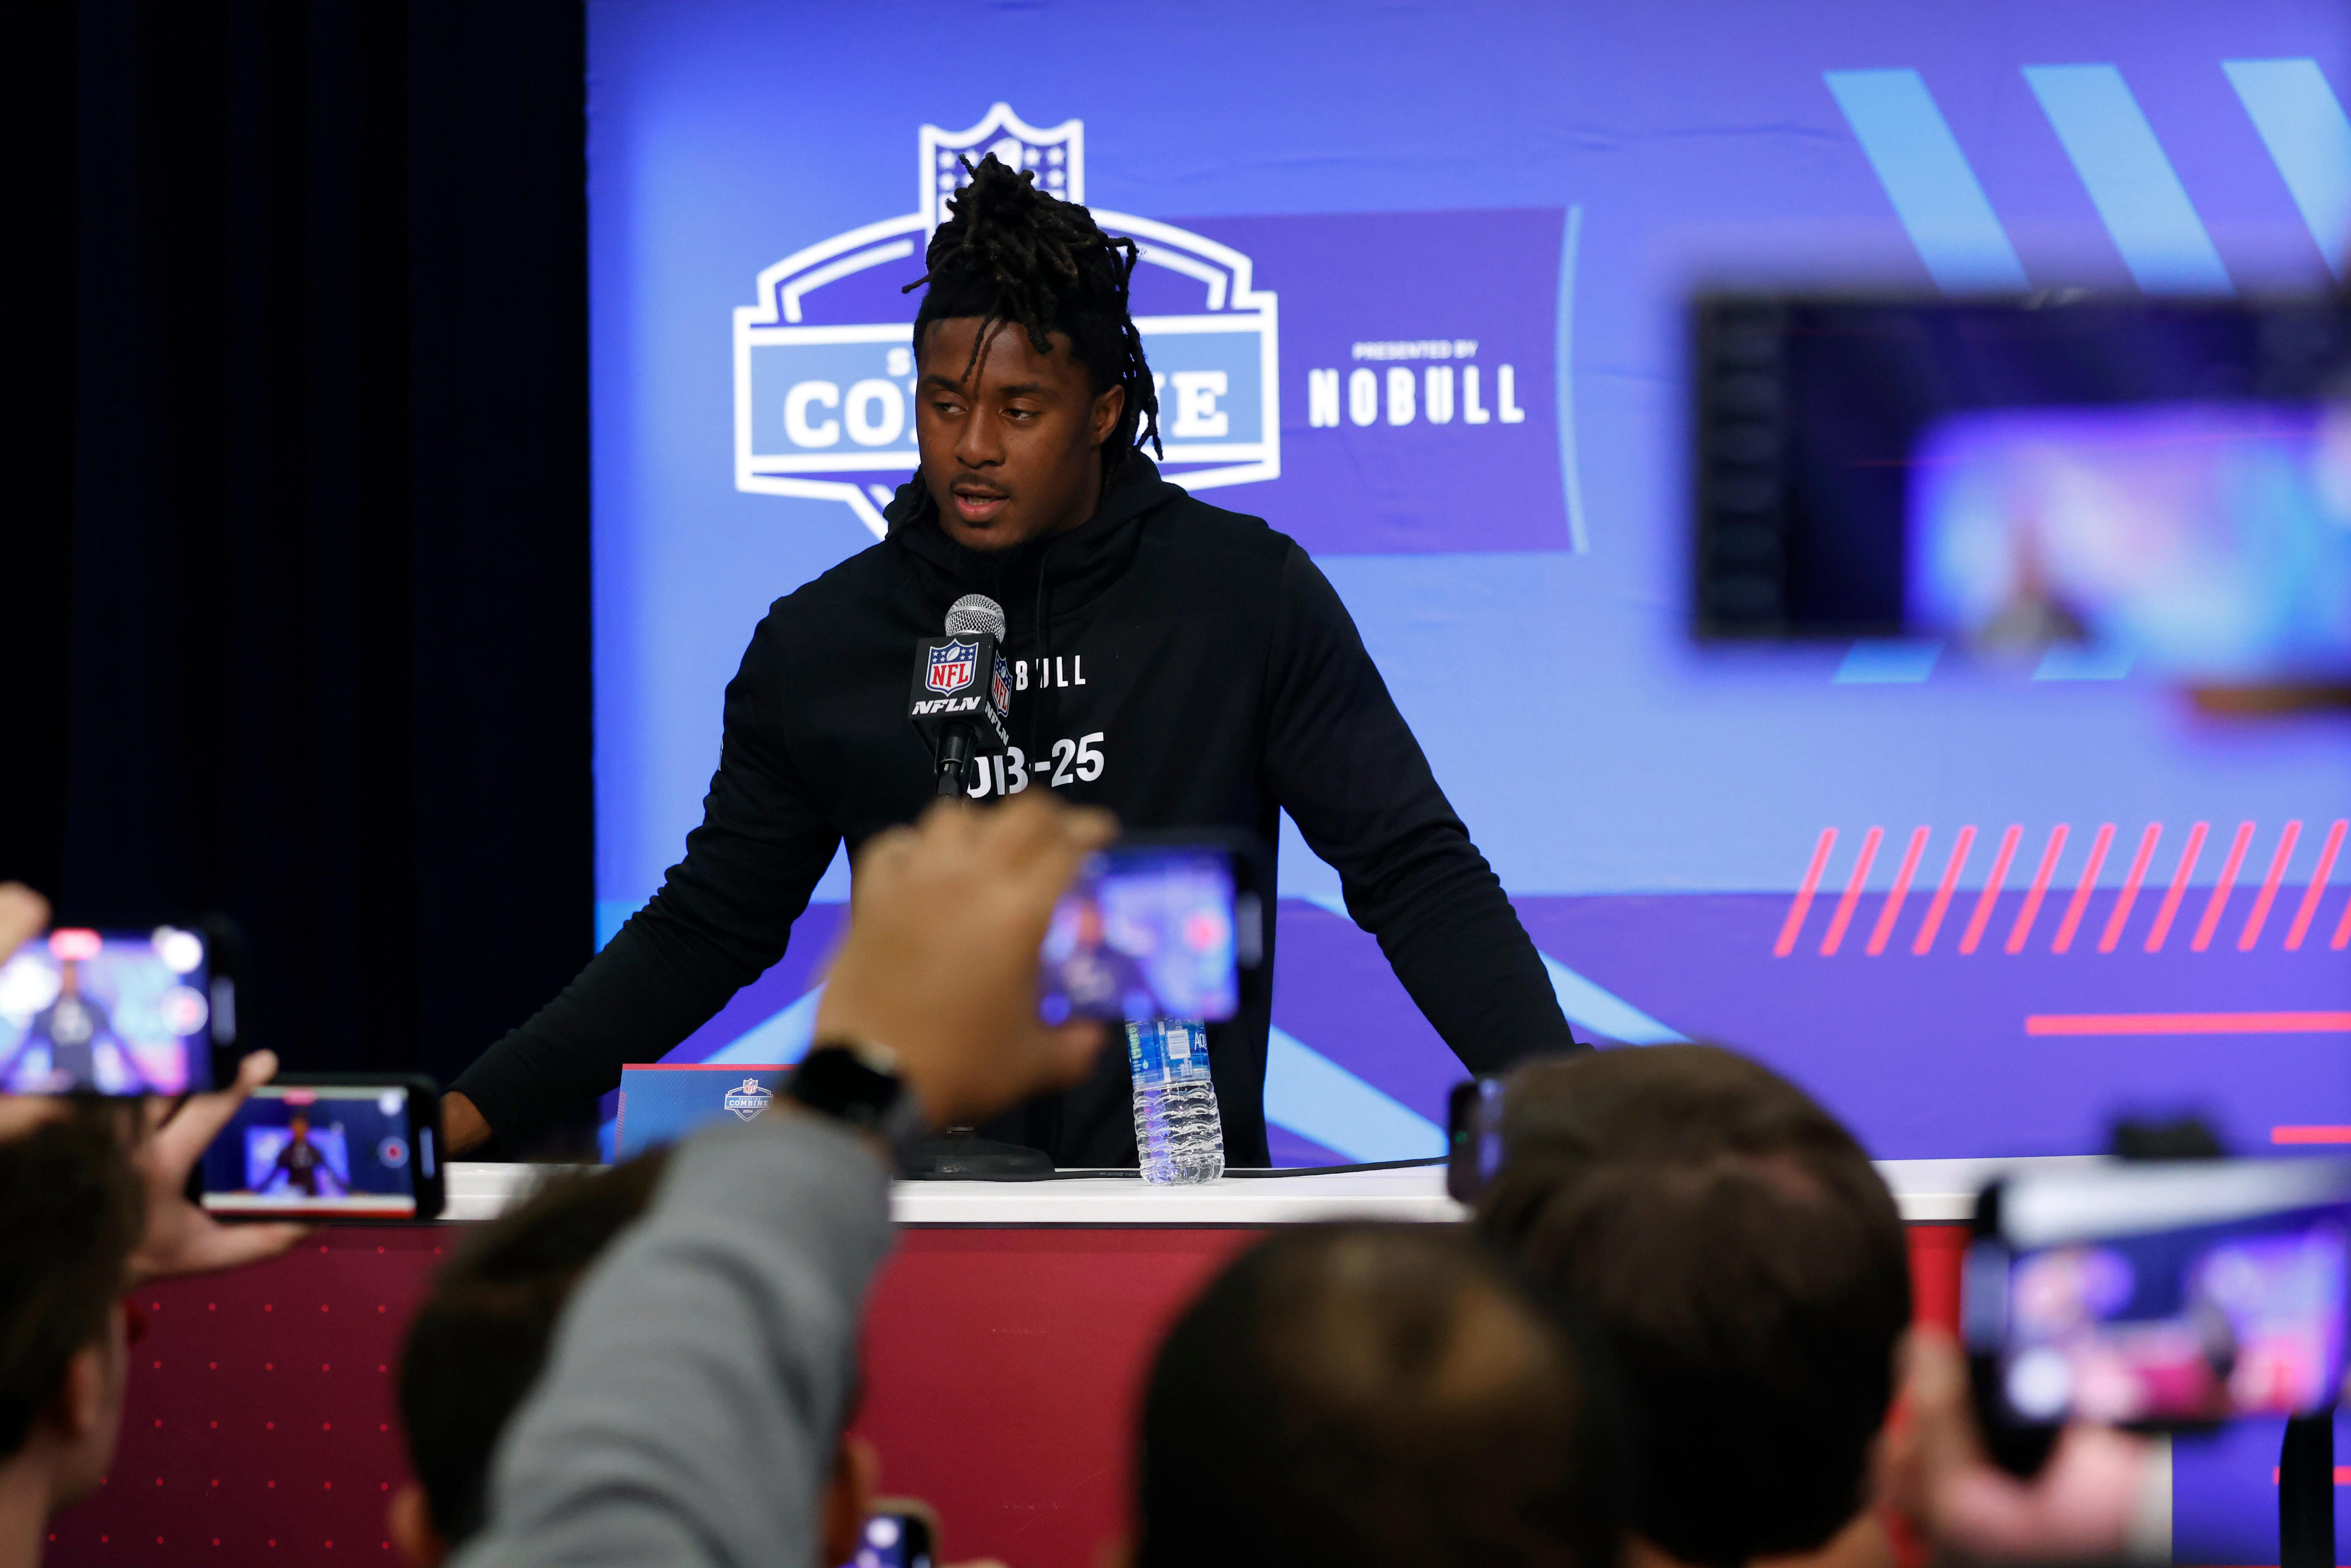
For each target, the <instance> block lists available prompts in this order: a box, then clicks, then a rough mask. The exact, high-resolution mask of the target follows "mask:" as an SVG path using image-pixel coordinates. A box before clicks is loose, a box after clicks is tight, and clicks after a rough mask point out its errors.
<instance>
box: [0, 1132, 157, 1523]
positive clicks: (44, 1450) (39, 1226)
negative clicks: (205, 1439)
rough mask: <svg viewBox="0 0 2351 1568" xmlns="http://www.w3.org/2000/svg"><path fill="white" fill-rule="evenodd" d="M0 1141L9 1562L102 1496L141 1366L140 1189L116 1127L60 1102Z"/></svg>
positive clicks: (1, 1497)
mask: <svg viewBox="0 0 2351 1568" xmlns="http://www.w3.org/2000/svg"><path fill="white" fill-rule="evenodd" d="M43 1109H44V1111H45V1112H46V1113H45V1114H44V1115H42V1116H41V1117H39V1118H38V1119H37V1120H35V1121H34V1122H33V1124H31V1125H30V1126H21V1127H20V1128H19V1129H18V1130H17V1131H16V1132H15V1134H14V1135H12V1136H10V1137H8V1138H6V1139H5V1141H0V1260H5V1264H0V1558H5V1560H7V1561H11V1562H16V1561H23V1562H37V1561H39V1558H40V1542H41V1538H42V1525H43V1521H46V1520H47V1518H48V1516H49V1515H50V1514H52V1513H54V1512H56V1511H57V1510H58V1509H61V1508H64V1507H65V1506H67V1505H68V1504H69V1503H72V1502H76V1501H78V1500H80V1499H82V1498H84V1497H87V1496H89V1493H90V1492H92V1491H94V1490H97V1487H98V1483H99V1478H100V1477H101V1476H103V1475H104V1474H105V1472H106V1468H107V1466H108V1464H109V1462H110V1460H111V1459H112V1458H113V1455H114V1441H115V1436H116V1434H117V1432H118V1431H120V1427H121V1424H122V1391H123V1385H124V1381H125V1379H126V1377H127V1375H128V1373H129V1370H130V1354H129V1349H128V1338H127V1333H126V1322H125V1318H126V1312H125V1308H124V1305H123V1300H122V1293H123V1291H124V1289H125V1287H126V1286H127V1284H128V1282H129V1270H130V1260H131V1252H132V1250H133V1249H135V1248H136V1247H137V1246H138V1244H139V1239H140V1230H141V1219H142V1215H143V1208H142V1197H141V1185H140V1180H139V1177H138V1176H137V1174H136V1173H135V1172H134V1171H133V1169H132V1167H131V1161H130V1159H129V1157H128V1156H127V1155H126V1154H125V1152H124V1147H123V1137H122V1132H121V1130H120V1127H119V1126H118V1125H117V1124H116V1123H115V1121H114V1120H113V1119H111V1118H109V1117H107V1116H104V1115H101V1114H98V1113H95V1112H96V1108H90V1107H84V1106H81V1105H78V1104H59V1103H53V1104H52V1105H51V1106H48V1107H44V1108H43Z"/></svg>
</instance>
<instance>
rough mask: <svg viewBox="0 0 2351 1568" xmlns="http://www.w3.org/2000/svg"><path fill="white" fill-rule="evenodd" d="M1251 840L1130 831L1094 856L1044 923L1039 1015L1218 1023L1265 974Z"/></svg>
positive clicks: (1259, 875)
mask: <svg viewBox="0 0 2351 1568" xmlns="http://www.w3.org/2000/svg"><path fill="white" fill-rule="evenodd" d="M1271 882H1272V879H1271V877H1270V875H1268V874H1267V872H1266V870H1265V865H1264V857H1263V855H1262V853H1261V852H1259V851H1257V850H1256V849H1255V848H1254V847H1253V846H1251V845H1249V844H1247V843H1244V842H1241V841H1237V840H1233V839H1228V838H1216V837H1201V836H1186V837H1177V836H1174V835H1167V836H1162V835H1157V834H1144V835H1134V834H1131V835H1129V836H1127V837H1126V838H1123V839H1122V840H1120V841H1118V842H1117V843H1115V844H1113V845H1112V846H1111V847H1110V848H1109V849H1108V850H1105V851H1103V852H1102V853H1100V854H1097V855H1094V856H1092V857H1091V858H1090V859H1089V860H1088V861H1087V862H1086V865H1085V868H1084V869H1083V871H1081V873H1079V877H1078V881H1077V883H1076V885H1074V886H1073V887H1071V889H1070V891H1069V892H1068V893H1066V894H1063V895H1062V897H1061V902H1060V903H1059V904H1056V905H1055V906H1054V909H1053V920H1052V924H1051V925H1050V926H1049V927H1047V929H1046V933H1045V942H1044V947H1043V950H1042V953H1041V955H1040V957H1041V959H1042V979H1041V984H1040V988H1039V995H1038V1002H1037V1012H1038V1016H1039V1017H1040V1018H1042V1019H1044V1020H1045V1021H1046V1022H1047V1023H1049V1024H1062V1023H1067V1022H1069V1021H1070V1020H1071V1019H1078V1018H1092V1019H1129V1020H1132V1021H1135V1022H1145V1021H1148V1020H1150V1019H1192V1020H1196V1021H1199V1022H1208V1023H1214V1022H1219V1021H1221V1020H1223V1019H1229V1018H1231V1017H1233V1016H1234V1015H1235V1014H1237V1013H1238V1012H1239V1011H1240V1010H1241V1009H1242V1008H1243V1007H1244V1006H1245V1005H1246V1004H1247V1001H1248V999H1249V998H1253V997H1254V996H1255V995H1257V994H1258V991H1259V988H1261V987H1262V986H1263V984H1264V975H1265V956H1266V941H1265V925H1264V923H1265V911H1266V890H1267V889H1268V888H1269V887H1270V885H1271Z"/></svg>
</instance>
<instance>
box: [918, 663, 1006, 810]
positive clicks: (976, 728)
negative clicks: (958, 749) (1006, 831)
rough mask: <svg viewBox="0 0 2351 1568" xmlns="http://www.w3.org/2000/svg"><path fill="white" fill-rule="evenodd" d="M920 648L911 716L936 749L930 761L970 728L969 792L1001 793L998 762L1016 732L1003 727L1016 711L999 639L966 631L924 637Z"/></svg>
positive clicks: (983, 793)
mask: <svg viewBox="0 0 2351 1568" xmlns="http://www.w3.org/2000/svg"><path fill="white" fill-rule="evenodd" d="M916 647H917V651H916V653H915V654H914V689H913V691H912V692H911V694H909V695H908V697H907V702H906V716H907V717H908V718H910V719H912V720H914V727H915V729H917V730H918V731H920V732H921V734H922V737H923V743H924V744H925V746H928V747H930V748H931V760H932V761H933V762H934V763H935V762H937V761H938V759H939V747H940V746H941V744H942V743H943V742H944V741H945V740H946V735H947V731H948V729H949V728H950V727H957V726H960V727H963V728H966V729H968V730H969V731H970V732H971V753H970V755H971V758H972V759H973V764H974V766H973V768H972V771H971V783H970V793H971V794H972V795H973V796H974V797H975V798H976V797H978V796H981V795H987V794H1002V793H1003V792H1004V791H1003V789H1002V786H1001V781H1000V780H999V779H998V769H997V767H996V763H995V759H997V758H1002V757H1003V755H1004V752H1005V749H1006V747H1009V746H1010V745H1011V744H1012V736H1011V732H1010V731H1008V729H1006V728H1005V727H1004V721H1005V718H1006V716H1008V714H1009V713H1010V712H1011V711H1012V672H1011V668H1010V666H1009V665H1008V664H1006V663H1005V662H1004V655H1003V654H1002V653H998V652H997V645H996V639H995V638H993V637H991V636H989V635H988V634H987V632H962V633H959V634H957V635H956V636H952V637H930V638H925V640H924V641H923V642H922V643H919V644H917V645H916ZM983 672H985V678H983V675H982V673H983Z"/></svg>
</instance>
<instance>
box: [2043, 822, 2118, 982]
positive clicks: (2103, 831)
mask: <svg viewBox="0 0 2351 1568" xmlns="http://www.w3.org/2000/svg"><path fill="white" fill-rule="evenodd" d="M2114 846H2115V825H2114V824H2113V823H2112V822H2102V823H2100V824H2099V826H2098V836H2097V837H2096V838H2095V839H2092V840H2091V841H2090V859H2089V863H2088V864H2086V865H2085V866H2083V868H2082V880H2081V881H2080V882H2079V883H2075V884H2074V896H2073V898H2072V899H2071V900H2070V901H2068V902H2067V904H2066V905H2065V918H2064V919H2063V920H2061V921H2059V922H2058V923H2057V939H2056V940H2055V941H2054V942H2052V943H2051V944H2050V945H2049V950H2050V951H2051V952H2052V953H2063V952H2064V951H2066V950H2067V949H2068V948H2070V947H2072V946H2074V932H2076V931H2079V930H2080V929H2081V928H2082V915H2083V914H2084V913H2085V911H2086V910H2088V908H2089V907H2090V894H2092V893H2094V892H2095V891H2096V890H2097V886H2098V873H2099V872H2101V871H2103V870H2105V864H2106V852H2107V851H2108V850H2110V849H2112V848H2114Z"/></svg>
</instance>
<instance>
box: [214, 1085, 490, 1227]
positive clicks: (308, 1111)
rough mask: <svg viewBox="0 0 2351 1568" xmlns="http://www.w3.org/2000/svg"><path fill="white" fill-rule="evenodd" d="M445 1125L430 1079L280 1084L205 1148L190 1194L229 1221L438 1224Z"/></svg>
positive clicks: (256, 1097)
mask: <svg viewBox="0 0 2351 1568" xmlns="http://www.w3.org/2000/svg"><path fill="white" fill-rule="evenodd" d="M440 1127H441V1093H440V1090H439V1089H438V1088H437V1087H436V1086H435V1085H434V1082H433V1081H432V1080H431V1079H429V1078H423V1077H420V1076H415V1075H390V1076H386V1077H381V1078H361V1077H356V1076H345V1075H340V1074H323V1073H321V1074H309V1075H295V1076H289V1077H285V1078H280V1079H278V1080H277V1082H271V1083H266V1084H264V1085H262V1087H261V1088H259V1089H257V1090H256V1091H255V1092H254V1094H253V1097H252V1098H251V1099H249V1100H247V1101H246V1103H244V1104H243V1105H240V1106H238V1107H237V1111H236V1114H235V1116H233V1117H232V1118H230V1120H229V1124H228V1125H226V1126H225V1127H223V1128H222V1129H221V1131H220V1135H219V1136H218V1137H216V1138H214V1140H213V1142H212V1145H211V1147H209V1148H207V1149H206V1150H205V1151H204V1159H203V1160H202V1161H201V1162H200V1163H199V1164H198V1166H197V1167H196V1172H195V1179H194V1183H193V1184H192V1185H193V1186H195V1187H196V1189H197V1190H196V1192H195V1193H194V1194H193V1196H194V1197H196V1198H197V1201H198V1202H200V1203H201V1204H202V1205H203V1206H204V1208H205V1209H206V1210H207V1211H209V1212H210V1213H212V1214H214V1215H216V1216H218V1217H219V1218H223V1219H325V1220H332V1221H334V1222H336V1223H338V1224H348V1223H351V1222H355V1221H367V1220H395V1221H396V1220H419V1219H431V1218H434V1217H436V1216H437V1215H439V1214H440V1212H441V1207H442V1200H443V1195H444V1190H445V1186H446V1181H445V1176H444V1166H443V1163H442V1158H441V1148H440Z"/></svg>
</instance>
